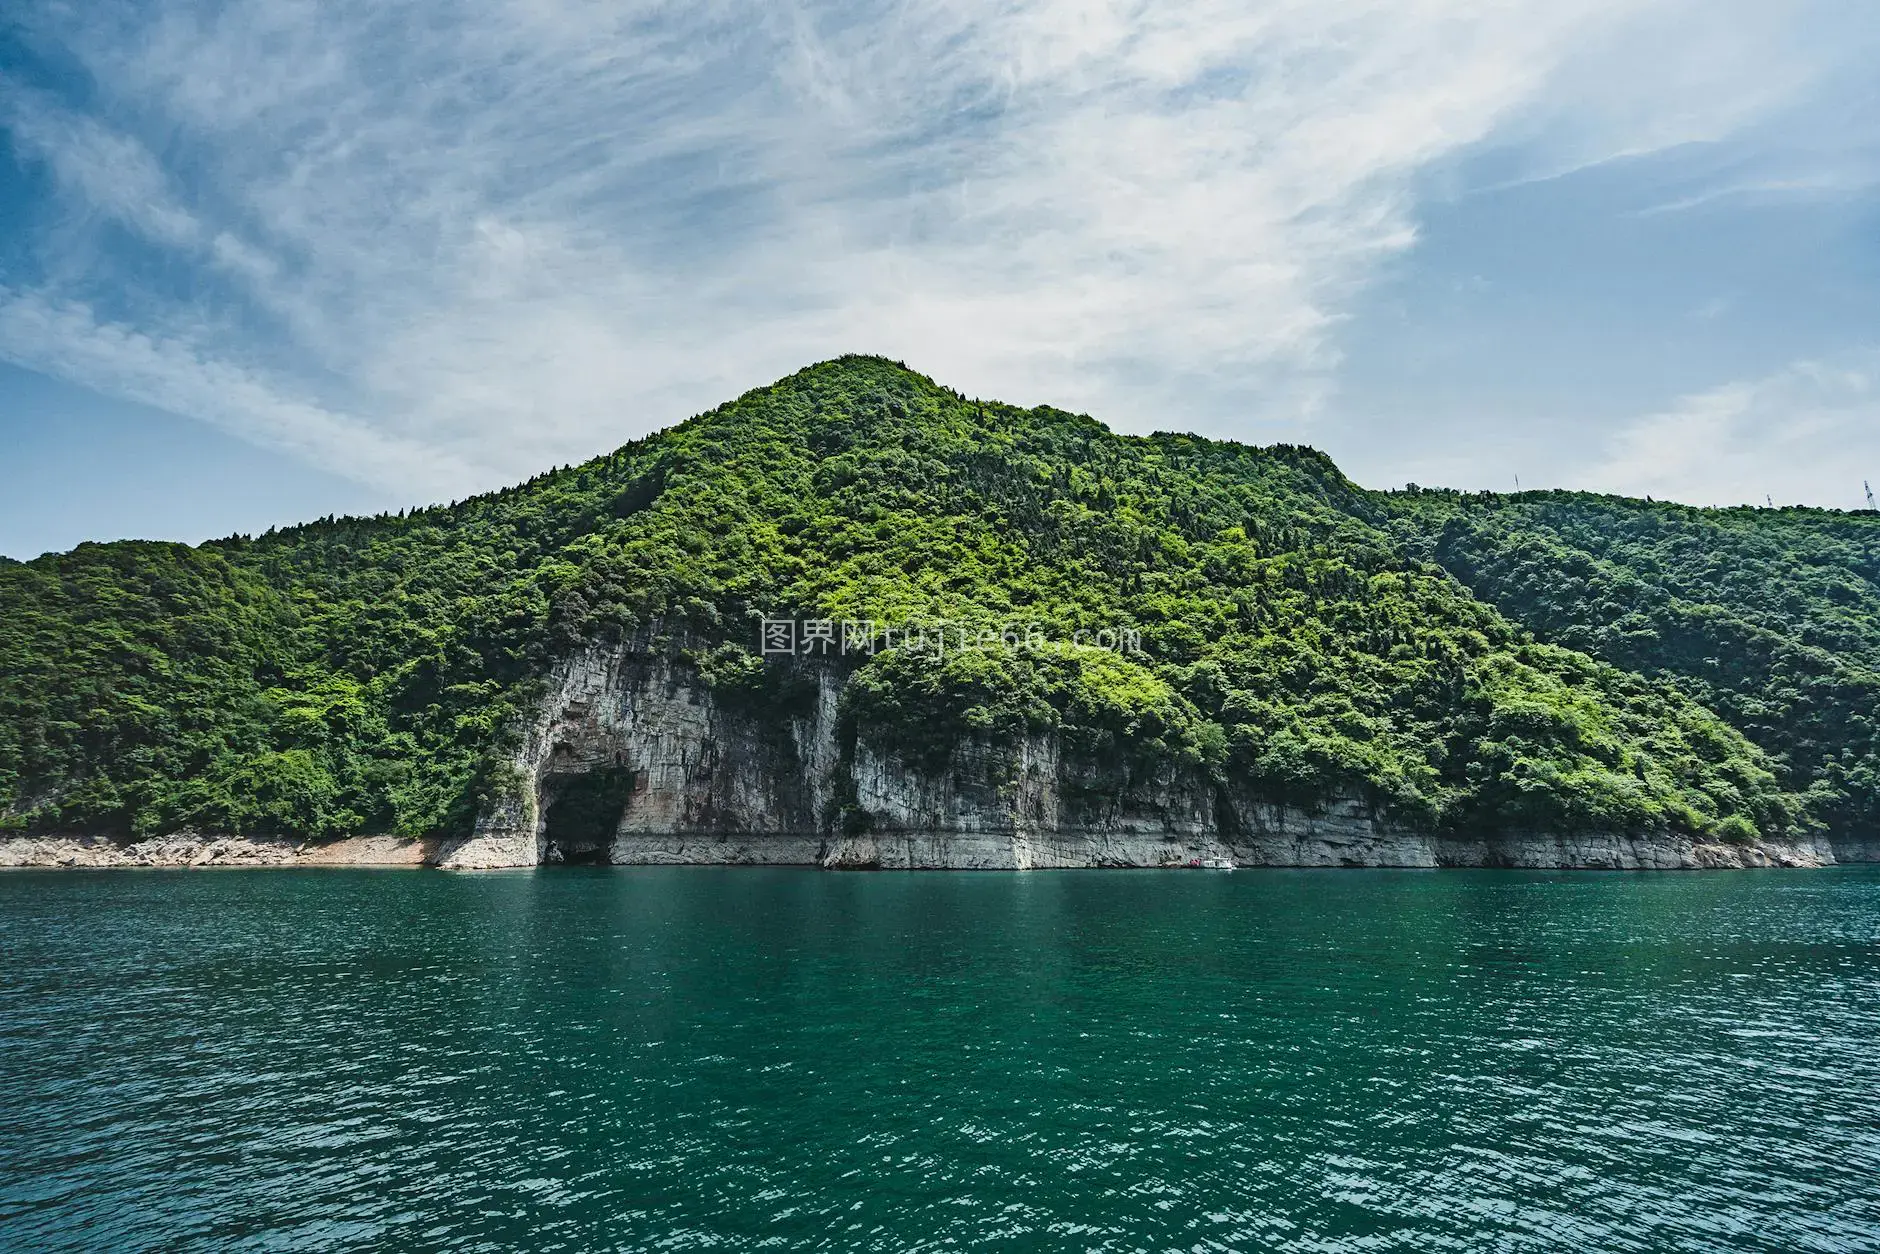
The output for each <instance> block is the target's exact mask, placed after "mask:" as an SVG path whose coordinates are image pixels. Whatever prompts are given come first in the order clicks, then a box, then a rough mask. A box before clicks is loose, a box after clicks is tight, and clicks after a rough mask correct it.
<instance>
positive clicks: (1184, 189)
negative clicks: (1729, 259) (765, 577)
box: [0, 0, 1807, 496]
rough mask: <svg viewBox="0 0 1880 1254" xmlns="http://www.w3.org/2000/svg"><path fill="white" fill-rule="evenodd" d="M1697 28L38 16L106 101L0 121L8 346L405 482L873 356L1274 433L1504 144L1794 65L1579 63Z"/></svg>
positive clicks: (29, 28)
mask: <svg viewBox="0 0 1880 1254" xmlns="http://www.w3.org/2000/svg"><path fill="white" fill-rule="evenodd" d="M1726 7H1728V6H1726ZM1738 7H1740V8H1741V9H1742V10H1743V11H1744V12H1745V13H1751V14H1755V13H1762V14H1767V13H1769V12H1770V11H1771V6H1766V5H1765V6H1760V7H1755V6H1747V5H1745V6H1738ZM1698 17H1703V18H1705V19H1706V22H1705V24H1704V25H1702V26H1701V27H1693V28H1692V29H1704V30H1710V31H1714V30H1716V29H1717V27H1718V23H1717V22H1716V17H1717V7H1716V6H1714V5H1706V6H1703V7H1701V8H1700V7H1698V6H1696V5H1693V4H1685V3H1681V2H1678V0H1562V2H1561V3H1558V4H1553V5H1548V6H1532V5H1514V4H1495V3H1490V4H1484V3H1480V2H1479V0H1393V2H1390V3H1385V2H1383V0H1377V2H1372V0H1343V2H1337V3H1335V2H1332V0H1319V2H1315V3H1304V2H1296V0H1270V2H1268V3H1254V4H1248V3H1244V2H1242V3H1232V4H1229V3H1212V2H1208V0H1202V2H1199V3H1194V4H1190V5H1184V6H1174V7H1172V8H1170V9H1166V10H1164V9H1160V8H1151V7H1147V6H1141V5H1137V4H1124V3H1102V2H1096V0H1080V2H1078V3H1059V2H1056V0H1033V2H1025V0H1019V2H1015V3H990V2H988V3H975V2H972V0H958V2H950V3H949V2H945V0H910V2H908V3H903V4H898V5H889V6H874V5H866V6H853V7H826V6H808V5H799V4H791V3H782V2H780V3H778V4H775V5H769V6H762V7H747V6H738V5H729V4H716V3H704V4H686V5H679V4H663V3H641V4H630V5H617V4H599V3H586V2H584V0H511V2H508V3H487V4H480V5H462V6H460V5H444V4H441V3H429V4H427V3H419V4H415V5H410V6H384V5H379V4H368V3H355V2H352V0H330V2H325V3H319V4H315V3H311V2H310V0H256V2H255V3H252V4H245V5H239V6H226V7H224V6H219V5H207V4H194V3H170V4H166V5H163V6H160V7H156V8H153V7H150V6H144V5H131V4H125V5H121V6H120V5H114V4H111V3H108V2H106V0H101V2H100V3H98V4H95V5H86V6H72V7H67V6H60V7H58V8H51V7H48V8H46V9H44V10H42V11H38V12H34V13H32V14H31V15H30V16H29V18H28V19H27V21H26V23H25V26H24V32H25V35H24V37H25V38H26V40H27V41H28V43H29V44H31V45H32V46H35V47H37V48H39V49H40V50H41V52H42V53H43V55H44V56H45V57H46V58H47V59H48V61H50V60H52V59H54V58H55V57H56V58H58V59H62V60H75V61H76V62H77V63H78V64H80V65H82V66H83V67H84V68H85V70H86V72H87V73H88V75H89V78H90V84H91V87H92V88H93V92H92V96H93V98H92V99H91V100H90V101H89V103H88V104H87V107H86V108H85V110H84V111H83V112H81V111H79V110H78V109H77V108H76V107H75V106H74V105H73V103H72V102H71V100H69V99H61V98H60V97H59V95H58V93H57V92H55V91H53V90H52V89H49V88H46V87H43V86H42V87H30V88H29V87H27V86H26V85H25V84H23V83H17V82H16V83H14V84H12V85H11V86H10V87H8V88H7V89H6V90H5V92H4V93H3V94H0V124H3V125H4V126H5V127H6V129H7V131H8V133H9V135H10V136H11V137H12V140H13V144H14V147H15V149H16V151H17V152H18V153H20V154H21V155H22V156H23V158H24V159H25V160H27V161H28V162H29V163H34V164H35V165H36V168H39V169H41V170H43V171H45V172H47V177H48V178H49V180H50V183H51V185H52V186H53V187H54V188H55V189H56V195H57V198H58V203H59V205H60V206H61V207H62V212H61V215H60V216H59V217H58V219H57V220H56V221H52V222H48V223H45V224H43V227H42V230H43V234H42V235H41V236H40V237H39V238H38V239H37V240H36V241H35V243H36V249H35V251H33V253H32V254H31V258H32V262H33V264H32V265H31V266H30V267H29V266H27V265H26V264H25V263H23V262H20V261H19V260H18V259H17V257H16V260H15V261H14V262H12V263H9V264H10V270H11V272H9V270H0V356H4V357H6V358H7V359H10V360H12V361H15V362H18V363H20V364H23V365H26V366H28V367H30V368H34V369H39V370H44V371H47V372H50V373H54V374H58V375H61V376H63V377H67V378H71V379H73V380H75V381H78V382H82V383H85V384H88V385H90V386H93V387H96V388H99V389H101V390H105V391H109V392H113V393H116V394H119V395H123V396H125V397H128V398H131V399H135V400H139V401H143V402H147V403H151V404H155V405H159V406H161V407H163V408H166V409H170V410H173V411H175V412H178V413H183V414H187V415H190V416H193V417H199V418H203V419H205V420H207V421H211V422H214V423H216V424H218V425H220V426H223V427H225V428H227V429H229V430H232V431H235V432H238V433H240V434H242V435H244V436H246V437H248V438H251V439H254V440H256V441H258V442H262V443H266V444H269V445H273V446H276V447H282V448H287V449H289V450H291V451H294V452H296V453H297V454H299V455H301V456H304V457H306V458H307V459H308V460H310V461H313V462H315V463H317V464H320V465H322V466H325V467H329V468H332V469H337V470H340V471H342V472H344V473H347V474H349V475H352V476H353V477H355V478H359V479H362V480H364V481H367V482H372V483H375V484H381V485H409V488H410V490H411V491H412V492H413V493H414V494H417V495H420V496H423V495H455V494H460V493H462V492H466V491H469V490H473V489H478V488H485V487H490V486H494V485H495V484H498V483H501V482H504V481H507V480H510V479H514V478H516V477H519V476H521V475H524V474H527V473H530V472H531V471H533V470H534V469H537V468H539V467H540V466H541V465H542V464H544V463H550V462H559V461H564V460H569V459H572V458H576V457H580V456H584V455H586V454H588V453H591V452H593V451H596V450H598V449H601V448H604V447H608V446H611V445H613V444H616V443H618V442H620V441H622V440H624V439H627V438H629V437H631V436H634V435H637V434H639V433H641V432H644V431H645V430H647V429H649V428H652V427H655V426H659V425H664V424H666V423H670V422H672V421H675V420H677V419H679V418H681V417H684V416H685V415H686V414H688V413H690V412H693V411H695V410H697V409H700V408H703V407H705V406H707V405H710V404H713V403H716V402H717V401H719V400H722V399H724V398H725V397H726V396H728V395H731V394H734V393H735V392H737V391H739V390H742V389H743V388H745V387H748V386H752V385H755V384H758V383H762V382H765V381H767V380H768V379H770V378H772V377H775V376H777V375H779V374H782V373H785V372H787V371H789V370H791V369H794V368H796V367H797V366H800V365H802V364H804V363H805V362H808V361H810V360H814V359H818V358H822V357H827V356H832V355H835V354H838V353H841V352H848V351H874V352H883V353H887V354H889V355H892V356H897V357H903V358H906V359H907V360H908V361H909V362H910V363H911V364H914V365H916V366H918V367H920V368H922V369H925V370H927V371H929V372H931V373H934V374H936V375H937V376H939V377H940V378H942V379H944V380H945V381H947V382H949V383H952V384H955V385H956V386H961V387H963V388H965V389H967V390H969V391H976V392H979V393H982V394H985V395H999V396H1003V397H1007V398H1010V399H1015V400H1025V401H1044V400H1049V401H1052V402H1055V403H1058V404H1066V405H1072V406H1082V407H1086V408H1089V409H1090V410H1092V411H1093V412H1097V413H1099V414H1100V415H1102V416H1104V417H1106V418H1108V419H1110V420H1113V421H1117V422H1119V423H1121V424H1122V425H1125V426H1132V427H1137V428H1142V429H1147V428H1149V427H1156V426H1161V427H1175V426H1180V427H1189V428H1200V429H1203V430H1208V431H1211V432H1213V433H1216V434H1226V435H1237V436H1245V437H1260V436H1268V437H1271V436H1274V435H1277V434H1281V433H1284V432H1286V430H1287V428H1288V427H1289V426H1291V427H1293V428H1296V427H1297V426H1298V424H1300V423H1301V422H1303V421H1306V420H1307V419H1309V417H1310V415H1311V414H1312V412H1313V411H1314V409H1315V408H1316V406H1317V405H1319V404H1320V403H1321V402H1322V399H1323V397H1324V396H1325V395H1326V392H1327V390H1328V388H1330V387H1331V386H1332V385H1333V383H1334V380H1335V371H1336V367H1337V363H1338V353H1337V343H1336V330H1337V327H1338V326H1339V324H1340V322H1341V319H1342V318H1343V317H1344V316H1345V315H1346V314H1347V312H1348V311H1349V309H1350V307H1351V304H1352V302H1353V301H1354V300H1355V299H1356V297H1357V294H1358V293H1359V292H1361V290H1362V289H1363V287H1364V286H1365V284H1366V283H1367V282H1369V281H1371V280H1372V279H1373V278H1374V276H1375V275H1376V274H1377V273H1378V271H1379V268H1380V266H1382V265H1384V264H1385V263H1387V262H1388V261H1389V259H1390V258H1392V257H1393V256H1396V255H1398V254H1400V253H1401V252H1402V251H1403V250H1405V249H1407V248H1409V247H1411V246H1412V245H1413V243H1414V241H1415V239H1416V221H1415V213H1414V210H1415V200H1416V195H1417V192H1418V188H1419V180H1420V179H1421V178H1423V177H1425V176H1426V175H1427V174H1428V172H1429V171H1431V170H1432V169H1434V168H1437V167H1439V166H1440V165H1441V164H1442V163H1443V162H1445V161H1448V160H1451V159H1453V158H1454V157H1456V156H1457V154H1459V153H1462V152H1465V151H1468V150H1470V149H1471V148H1473V147H1475V146H1479V145H1483V144H1485V143H1493V142H1500V141H1505V140H1508V139H1509V138H1510V137H1517V138H1522V139H1523V140H1524V141H1525V142H1539V141H1538V140H1537V139H1536V137H1546V136H1554V137H1556V138H1555V139H1553V140H1549V141H1548V143H1547V145H1545V147H1546V148H1547V150H1548V151H1549V152H1551V153H1552V154H1553V155H1552V156H1551V157H1545V156H1543V157H1539V158H1537V160H1538V161H1539V162H1540V163H1541V164H1542V165H1545V164H1547V162H1548V161H1552V162H1554V163H1555V164H1556V165H1569V166H1570V165H1573V164H1581V163H1585V162H1589V161H1597V160H1600V159H1604V158H1606V157H1610V156H1613V155H1617V154H1621V153H1635V152H1638V151H1642V150H1650V149H1651V148H1653V147H1656V146H1662V145H1667V144H1673V143H1685V142H1690V141H1692V140H1702V139H1710V138H1716V137H1718V136H1719V135H1721V134H1723V133H1727V132H1728V131H1729V130H1731V129H1732V128H1736V127H1739V126H1743V125H1746V124H1748V123H1749V122H1750V121H1752V120H1753V119H1754V118H1755V117H1757V116H1760V115H1761V114H1762V113H1763V112H1765V111H1766V110H1767V109H1769V108H1773V107H1775V106H1776V105H1777V104H1778V103H1779V102H1780V101H1781V100H1783V99H1787V98H1788V97H1789V96H1791V95H1792V94H1793V93H1794V92H1795V91H1797V90H1799V84H1801V83H1803V82H1804V81H1805V80H1806V78H1807V75H1806V73H1805V72H1803V71H1802V70H1801V69H1798V68H1797V65H1796V63H1795V62H1793V61H1792V60H1788V59H1784V58H1780V57H1770V56H1767V55H1765V53H1764V49H1763V48H1762V47H1760V46H1758V45H1759V41H1758V40H1757V39H1756V38H1755V31H1754V28H1753V27H1745V28H1743V31H1744V33H1743V35H1742V37H1741V38H1740V39H1739V40H1738V41H1737V43H1736V44H1735V45H1732V46H1729V47H1719V46H1716V44H1717V41H1718V40H1719V39H1720V38H1721V37H1719V36H1711V37H1709V38H1710V43H1707V44H1705V45H1703V46H1701V47H1697V48H1695V49H1694V50H1693V53H1692V56H1691V57H1690V58H1688V59H1684V60H1681V59H1678V58H1677V57H1676V56H1675V55H1674V54H1671V53H1665V52H1663V51H1662V50H1660V51H1659V53H1658V55H1657V56H1656V62H1657V64H1658V66H1659V68H1660V70H1661V71H1662V72H1661V73H1659V74H1658V76H1657V79H1656V81H1655V85H1653V84H1652V83H1651V82H1648V85H1646V86H1644V87H1641V88H1639V89H1637V90H1636V91H1634V92H1631V93H1629V94H1628V95H1626V96H1625V97H1624V98H1622V99H1618V100H1607V101H1605V102H1603V103H1602V105H1601V107H1600V108H1599V109H1597V110H1594V109H1590V108H1587V107H1584V103H1585V100H1586V99H1587V98H1588V93H1587V90H1586V84H1587V82H1588V81H1589V80H1588V74H1589V70H1588V65H1589V64H1591V63H1592V62H1593V61H1597V60H1598V59H1599V58H1611V57H1614V56H1628V57H1634V58H1636V57H1639V56H1641V55H1642V53H1641V41H1643V40H1649V39H1653V38H1656V36H1657V33H1660V32H1662V31H1663V30H1665V29H1666V28H1667V27H1668V26H1676V25H1677V24H1678V23H1680V22H1684V21H1690V20H1693V19H1695V18H1698ZM1643 77H1644V76H1642V81H1643ZM1746 83H1747V84H1748V85H1749V87H1750V88H1753V90H1746V87H1745V84H1746ZM1562 136H1565V137H1566V138H1560V137H1562ZM114 232H117V233H116V234H114ZM120 236H122V237H120ZM28 270H30V273H29V272H28ZM179 270H181V271H183V272H186V273H189V274H191V275H192V278H191V279H190V280H189V281H186V282H180V283H179V282H178V281H177V280H176V278H175V275H176V273H177V272H178V271H179ZM203 276H206V277H203Z"/></svg>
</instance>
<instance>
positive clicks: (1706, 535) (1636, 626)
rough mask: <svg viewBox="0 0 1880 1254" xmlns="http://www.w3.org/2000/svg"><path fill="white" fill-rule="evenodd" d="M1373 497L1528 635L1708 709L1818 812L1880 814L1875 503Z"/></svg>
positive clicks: (1859, 824)
mask: <svg viewBox="0 0 1880 1254" xmlns="http://www.w3.org/2000/svg"><path fill="white" fill-rule="evenodd" d="M1380 506H1381V508H1380V510H1379V511H1378V512H1377V514H1376V515H1375V516H1376V517H1379V518H1381V519H1388V520H1390V521H1389V523H1388V526H1389V528H1390V529H1391V530H1392V531H1393V533H1394V534H1395V535H1396V536H1397V538H1398V539H1399V541H1400V542H1401V543H1402V544H1403V545H1404V547H1405V548H1406V550H1408V551H1411V552H1414V553H1417V554H1418V555H1420V556H1423V557H1425V558H1427V559H1428V560H1431V561H1434V562H1437V563H1440V564H1441V565H1442V566H1443V567H1444V569H1446V570H1448V571H1449V572H1450V573H1451V574H1453V575H1454V576H1455V577H1456V578H1457V579H1458V580H1460V581H1461V582H1462V583H1463V584H1465V585H1466V586H1467V587H1468V588H1469V589H1470V590H1471V591H1473V592H1474V593H1475V594H1476V595H1477V596H1479V597H1481V598H1482V599H1483V600H1485V601H1487V602H1489V603H1491V604H1493V605H1494V606H1495V607H1496V608H1497V609H1499V610H1500V611H1501V612H1502V613H1504V614H1506V615H1508V616H1509V617H1510V618H1513V619H1516V620H1518V621H1520V622H1521V623H1523V624H1525V625H1526V626H1528V627H1529V628H1531V629H1532V630H1533V631H1534V633H1535V634H1536V635H1537V636H1539V637H1540V638H1541V639H1544V640H1548V641H1552V642H1554V643H1557V644H1559V645H1562V646H1564V647H1567V648H1570V649H1575V650H1578V651H1580V652H1582V653H1585V654H1588V655H1590V656H1593V657H1597V658H1600V659H1603V660H1604V661H1607V662H1610V663H1611V664H1613V665H1614V666H1617V667H1621V668H1623V669H1625V670H1628V671H1632V672H1636V673H1638V674H1640V675H1645V676H1650V677H1653V678H1657V679H1661V680H1665V681H1668V682H1669V683H1671V684H1673V685H1675V686H1676V687H1677V688H1678V689H1679V690H1680V691H1682V692H1684V693H1687V694H1689V696H1690V697H1692V698H1694V699H1695V700H1696V701H1698V702H1701V703H1702V704H1703V705H1705V706H1707V707H1709V708H1710V709H1712V710H1715V711H1716V712H1717V713H1718V714H1719V715H1721V716H1722V717H1723V719H1725V720H1727V722H1728V723H1729V724H1730V725H1731V726H1732V727H1735V728H1736V729H1738V730H1740V731H1741V732H1743V733H1744V734H1745V735H1746V736H1747V737H1748V738H1749V739H1750V740H1751V741H1753V742H1754V743H1755V744H1757V745H1758V746H1760V747H1761V748H1762V749H1763V750H1765V751H1766V752H1767V753H1768V754H1769V757H1770V760H1771V762H1772V764H1773V767H1774V769H1775V770H1776V772H1777V775H1778V778H1779V780H1780V781H1781V782H1782V784H1783V785H1784V786H1785V787H1786V788H1789V789H1793V790H1796V791H1806V792H1807V793H1808V794H1809V796H1810V799H1811V808H1812V810H1813V811H1814V813H1815V814H1816V815H1817V816H1818V817H1819V818H1820V819H1821V820H1823V821H1825V822H1826V823H1827V824H1828V825H1829V826H1831V827H1833V828H1836V829H1839V830H1863V829H1864V830H1872V829H1873V828H1874V827H1875V826H1876V825H1880V517H1876V516H1875V515H1873V514H1871V513H1861V514H1843V513H1835V512H1832V511H1827V510H1809V509H1782V510H1765V509H1751V508H1742V509H1726V510H1717V509H1692V508H1689V507H1686V506H1682V505H1671V504H1667V503H1663V502H1648V501H1634V500H1627V499H1624V498H1620V497H1610V496H1594V495H1591V494H1587V493H1575V492H1530V493H1525V494H1522V495H1519V496H1498V495H1493V494H1487V493H1480V494H1464V493H1456V492H1437V491H1424V490H1420V489H1419V490H1416V491H1413V492H1408V493H1403V494H1397V495H1394V496H1392V497H1390V498H1387V499H1384V500H1381V501H1380ZM1732 830H1733V831H1735V832H1737V834H1738V835H1740V834H1741V829H1735V828H1733V829H1732Z"/></svg>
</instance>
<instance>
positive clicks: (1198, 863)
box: [1188, 857, 1234, 871]
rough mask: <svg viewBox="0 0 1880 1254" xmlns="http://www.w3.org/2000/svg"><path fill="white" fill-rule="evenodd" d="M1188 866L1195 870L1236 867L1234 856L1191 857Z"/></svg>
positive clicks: (1230, 868) (1224, 869) (1227, 869)
mask: <svg viewBox="0 0 1880 1254" xmlns="http://www.w3.org/2000/svg"><path fill="white" fill-rule="evenodd" d="M1188 866H1189V868H1190V869H1191V870H1195V871H1231V870H1233V869H1234V860H1233V859H1232V858H1215V857H1210V858H1190V859H1188Z"/></svg>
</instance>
